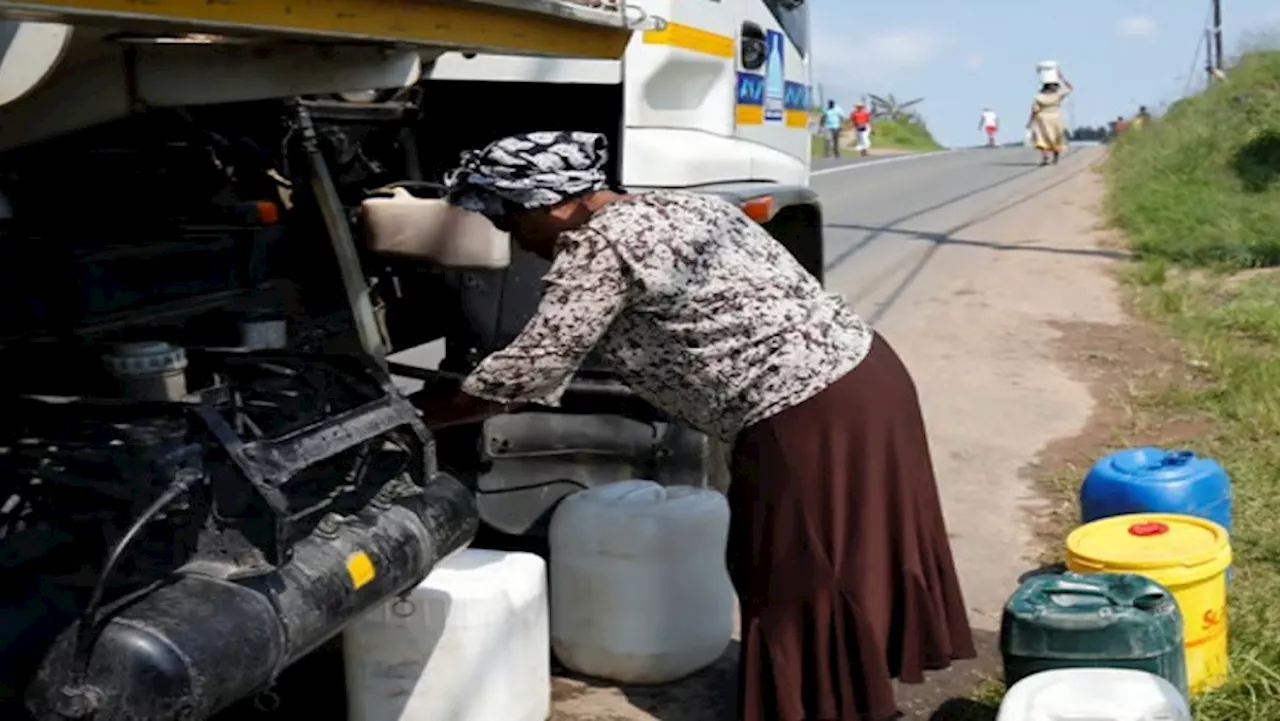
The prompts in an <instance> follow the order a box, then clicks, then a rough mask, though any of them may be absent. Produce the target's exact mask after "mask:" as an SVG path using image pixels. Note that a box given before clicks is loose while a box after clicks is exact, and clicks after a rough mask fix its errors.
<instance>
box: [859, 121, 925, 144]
mask: <svg viewBox="0 0 1280 721" xmlns="http://www.w3.org/2000/svg"><path fill="white" fill-rule="evenodd" d="M871 144H872V145H874V146H875V147H877V148H893V149H895V150H919V151H924V150H942V145H940V144H939V143H938V141H936V140H934V139H933V135H932V134H931V133H930V132H929V128H928V127H927V126H925V124H924V123H913V122H906V121H899V120H881V121H878V122H876V123H875V125H873V126H872V128H871Z"/></svg>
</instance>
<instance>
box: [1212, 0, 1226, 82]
mask: <svg viewBox="0 0 1280 721" xmlns="http://www.w3.org/2000/svg"><path fill="white" fill-rule="evenodd" d="M1213 48H1214V53H1213V54H1214V56H1215V57H1216V62H1215V65H1214V67H1215V68H1217V69H1218V70H1226V68H1225V67H1223V61H1222V0H1213Z"/></svg>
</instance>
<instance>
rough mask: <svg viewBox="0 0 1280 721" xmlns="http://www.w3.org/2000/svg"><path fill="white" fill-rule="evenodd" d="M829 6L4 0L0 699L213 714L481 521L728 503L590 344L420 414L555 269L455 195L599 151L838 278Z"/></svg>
mask: <svg viewBox="0 0 1280 721" xmlns="http://www.w3.org/2000/svg"><path fill="white" fill-rule="evenodd" d="M704 5H705V7H704ZM806 22H807V8H806V6H805V5H804V4H803V3H802V2H800V1H799V0H723V1H722V2H714V3H702V4H690V3H676V2H674V0H645V1H644V2H643V3H640V4H623V3H620V2H616V1H614V0H525V1H522V2H517V1H516V0H465V1H457V2H442V1H436V0H408V1H407V2H401V3H394V4H388V3H385V2H380V1H379V0H329V1H327V2H324V3H279V4H264V3H256V2H250V1H248V0H226V1H224V2H218V3H206V2H199V1H197V0H150V1H149V2H147V3H138V2H136V1H135V0H66V1H64V2H9V1H8V0H0V253H3V254H5V256H6V257H5V258H4V260H5V262H4V263H3V264H0V273H3V275H4V277H3V279H2V281H0V289H2V290H0V292H3V293H4V296H5V297H4V303H3V306H2V307H3V308H4V313H3V319H2V320H0V360H2V362H3V364H4V367H5V368H6V370H7V373H6V374H5V375H4V376H3V378H2V379H0V383H2V384H3V389H0V392H3V394H4V398H5V401H4V402H5V404H6V410H7V411H8V412H7V413H6V414H5V415H4V418H3V420H0V463H3V471H2V474H3V475H2V476H0V477H2V478H3V479H4V483H5V484H6V489H5V493H4V494H0V504H2V505H0V543H2V544H3V548H4V559H5V560H4V565H3V574H4V575H3V580H4V583H5V588H6V590H7V598H6V600H5V601H4V607H3V608H2V609H0V619H3V620H2V621H0V647H3V649H4V650H3V653H0V716H3V717H4V718H17V719H22V718H28V717H30V718H40V719H42V721H44V720H45V719H91V720H93V721H115V720H117V719H121V720H122V719H134V718H148V719H185V720H188V721H191V720H194V719H203V718H209V717H211V716H213V715H215V714H217V713H218V712H220V711H222V710H225V709H227V708H228V707H230V706H232V705H233V704H235V703H236V702H237V701H239V700H241V699H244V698H246V697H250V696H253V695H254V694H257V693H260V692H263V691H265V690H267V689H269V688H270V686H271V684H272V683H273V682H274V681H275V679H277V678H278V677H279V675H280V674H281V673H282V672H283V671H284V670H285V669H286V668H288V667H290V666H291V665H292V664H294V663H295V662H296V661H298V660H299V659H301V658H303V657H305V656H307V655H308V654H311V653H312V652H313V651H314V650H315V649H317V648H319V647H320V646H322V645H323V644H325V643H326V642H327V641H328V640H329V639H332V638H334V637H335V636H336V635H337V634H339V633H340V632H341V631H342V629H343V628H344V627H345V626H346V625H347V624H348V623H349V622H350V621H351V620H352V619H354V618H355V617H356V616H358V615H359V614H360V613H363V612H365V611H367V610H368V609H370V608H373V607H374V606H375V605H377V604H380V603H384V602H386V601H388V600H389V599H393V598H394V597H395V596H396V595H398V594H401V593H403V592H405V591H406V590H408V589H409V588H412V587H413V586H414V585H416V584H417V583H418V582H420V581H421V579H422V578H424V577H425V576H426V575H427V574H428V573H429V572H430V570H431V568H432V567H433V566H434V565H435V563H436V562H437V561H438V560H439V559H440V558H442V557H444V556H445V555H447V554H449V553H451V552H453V551H454V550H456V549H458V548H460V547H462V546H465V545H466V544H468V543H471V542H472V541H473V540H474V539H475V538H476V537H477V534H480V535H485V534H488V535H489V536H490V539H489V540H493V541H494V542H495V543H496V542H507V541H510V540H511V539H520V538H525V539H527V538H535V539H536V538H537V537H538V536H539V535H540V534H541V533H542V532H543V531H544V529H545V526H546V523H547V521H548V519H549V517H550V514H551V513H552V512H553V511H554V509H555V507H556V504H557V503H558V501H559V500H560V499H561V498H563V497H564V496H565V495H567V494H568V493H572V492H574V491H575V490H577V489H579V488H582V487H589V486H592V485H596V484H600V483H607V482H610V481H614V480H620V479H623V478H632V477H647V478H654V479H656V480H659V481H662V482H665V483H687V484H695V485H703V484H712V485H716V486H722V485H723V484H724V483H725V482H726V481H725V480H724V469H723V451H724V449H722V448H719V447H718V446H717V445H716V444H714V443H712V442H710V441H709V440H708V439H707V438H705V437H704V436H703V435H702V434H700V433H697V432H696V431H694V430H692V429H689V428H687V427H684V426H683V425H681V424H680V423H679V422H678V421H676V420H675V419H671V418H668V417H666V416H664V414H662V412H661V411H660V410H658V409H655V408H652V407H649V406H647V405H646V404H644V403H643V402H641V401H639V400H638V399H637V398H635V397H634V396H633V395H632V394H631V393H630V392H629V390H628V389H627V388H626V387H625V386H622V385H621V384H619V383H617V382H616V380H615V379H614V378H613V377H612V376H611V374H610V373H609V369H608V368H606V367H602V366H600V365H598V364H596V363H594V362H590V361H589V362H588V363H587V364H586V365H585V366H584V367H583V368H582V369H581V371H580V373H579V374H578V377H577V378H575V380H574V382H573V384H572V387H571V388H570V390H569V392H568V393H567V394H566V397H565V402H564V407H563V408H560V409H543V408H532V409H524V410H521V411H519V412H514V413H511V414H508V415H504V416H499V417H497V418H494V419H491V420H490V421H488V422H486V423H484V424H480V425H477V426H471V427H460V428H456V429H449V430H448V431H445V432H440V433H432V432H431V431H429V430H428V429H427V428H426V426H425V425H424V424H423V422H422V419H421V418H420V417H419V415H418V414H417V412H416V411H415V410H414V408H413V407H412V405H411V404H409V403H408V401H407V400H406V398H405V390H406V386H407V385H408V384H415V383H427V384H433V385H435V386H440V387H449V386H450V384H452V385H453V386H456V384H457V382H458V380H459V379H460V378H461V377H463V376H464V375H465V374H466V373H467V372H468V371H469V370H470V368H471V367H472V366H474V364H475V363H476V362H478V360H479V359H480V358H482V357H483V356H484V355H485V354H486V353H488V352H490V351H492V350H495V349H497V348H500V347H502V346H503V345H504V344H505V343H507V342H509V341H510V339H511V338H513V337H514V336H515V335H516V334H517V333H519V331H520V329H521V328H522V327H523V325H524V323H525V322H526V321H527V320H528V317H529V313H530V311H531V309H532V308H533V307H534V305H535V303H536V298H537V296H538V293H539V283H540V278H541V276H542V274H543V272H544V271H545V268H546V265H545V263H544V262H543V261H541V260H539V259H537V258H534V257H532V256H529V255H527V254H524V253H522V252H521V251H520V250H519V249H518V248H516V247H514V246H513V245H512V244H511V242H510V239H509V238H506V237H505V236H504V235H503V234H501V233H499V232H497V230H496V229H494V228H493V227H492V226H491V225H488V223H487V221H485V220H483V218H480V217H478V216H471V215H470V214H465V213H463V212H462V211H457V210H456V209H449V208H447V207H445V206H444V204H443V202H442V201H441V200H440V198H441V194H442V187H441V185H440V179H441V176H442V174H443V172H444V171H445V170H447V169H449V168H450V167H452V166H453V165H454V164H455V163H456V162H457V160H458V155H459V153H460V152H461V151H462V150H465V149H469V148H472V147H477V146H480V145H483V144H485V143H487V142H489V141H491V140H494V139H496V138H499V137H502V136H504V135H507V134H511V133H516V132H525V131H533V130H546V129H578V130H590V131H597V132H601V133H604V134H605V135H606V136H607V137H608V138H609V139H610V143H611V146H612V147H613V149H614V166H613V168H612V169H611V173H612V174H613V176H614V179H615V180H617V181H618V182H619V183H621V184H624V185H627V186H629V187H630V188H632V189H634V190H638V191H643V190H645V189H651V188H685V189H690V190H694V191H698V192H707V193H717V194H720V195H723V196H725V197H728V198H731V199H733V200H734V201H735V202H737V203H738V204H739V205H740V206H741V207H742V208H743V210H744V212H746V213H747V214H748V215H750V216H751V217H752V218H754V219H755V220H757V221H758V222H760V223H761V224H763V225H764V227H766V228H768V229H769V230H770V231H771V232H772V233H773V234H774V235H775V236H776V237H778V238H779V239H780V240H781V241H782V242H783V243H784V244H786V245H787V246H788V247H789V248H790V249H791V250H792V252H793V253H795V254H796V255H797V257H798V258H800V260H801V262H802V263H804V264H805V265H806V267H808V268H810V269H811V271H813V272H814V273H815V274H817V275H819V277H820V273H821V267H822V257H821V247H822V242H821V231H820V228H821V219H820V206H819V204H818V202H817V198H816V197H815V196H814V194H813V193H812V192H811V191H810V190H809V189H808V188H807V175H808V167H809V157H808V149H809V136H808V130H807V107H808V102H809V100H808V90H807V88H808V59H807V32H808V31H807V25H806ZM388 208H390V209H392V210H394V213H393V214H392V215H393V216H394V215H395V214H396V213H399V214H401V215H400V216H396V217H409V218H412V219H413V223H412V224H411V225H412V229H413V231H414V233H415V234H416V236H415V237H418V238H419V239H421V238H422V237H426V236H430V238H431V241H430V243H427V244H426V245H423V244H422V243H419V244H418V245H417V246H415V247H414V248H410V249H409V250H408V251H406V250H405V248H404V247H403V246H398V245H396V243H395V242H392V241H393V240H394V239H391V240H389V236H388V234H387V232H384V231H385V228H386V227H389V226H386V225H385V224H383V223H381V222H380V220H379V218H385V217H388V216H386V214H385V212H384V211H385V210H386V209H388ZM380 209H381V210H380ZM379 213H383V215H381V216H380V215H379ZM406 213H407V215H405V214H406ZM392 225H393V226H394V223H393V224H392ZM428 246H429V247H428ZM424 248H427V250H424ZM477 248H479V249H481V250H482V251H483V252H480V251H478V250H477Z"/></svg>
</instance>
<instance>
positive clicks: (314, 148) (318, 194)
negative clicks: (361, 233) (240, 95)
mask: <svg viewBox="0 0 1280 721" xmlns="http://www.w3.org/2000/svg"><path fill="white" fill-rule="evenodd" d="M294 112H295V117H296V119H297V121H298V130H299V131H300V132H301V135H302V148H303V150H304V151H306V154H307V163H308V165H309V168H308V169H309V170H310V173H309V175H310V176H311V192H312V194H313V195H314V196H315V202H316V205H317V206H319V209H320V214H321V215H323V216H324V225H325V229H326V230H327V231H328V235H329V242H330V243H332V244H333V251H334V255H335V256H337V260H338V270H339V272H340V273H341V275H342V285H343V288H344V289H345V290H346V292H347V304H348V305H349V306H350V309H351V314H352V316H353V318H354V321H355V326H356V332H357V333H359V335H360V343H361V345H362V346H363V348H364V351H365V352H366V353H368V354H369V357H371V358H372V359H373V360H374V362H376V363H377V364H378V365H380V366H382V367H383V368H384V369H385V368H386V365H387V348H386V345H385V344H384V343H383V340H382V332H381V330H380V329H379V326H378V320H377V318H376V317H375V316H374V313H373V301H372V299H371V298H370V297H369V283H368V281H367V280H366V279H365V276H364V271H363V270H362V268H361V265H360V255H359V253H357V252H356V244H355V239H354V238H352V236H351V225H350V223H348V222H347V217H346V212H345V211H344V210H343V207H342V200H341V198H340V197H339V196H338V190H337V188H335V187H334V185H333V177H332V176H331V175H330V174H329V166H328V164H327V163H326V162H325V160H324V153H323V152H321V150H320V138H319V135H318V134H317V133H316V127H315V124H314V123H313V122H312V120H311V112H310V111H309V110H308V109H307V107H306V106H305V105H304V104H302V103H301V102H299V103H297V104H296V105H295V108H294Z"/></svg>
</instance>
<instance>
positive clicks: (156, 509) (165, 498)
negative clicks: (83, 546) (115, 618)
mask: <svg viewBox="0 0 1280 721" xmlns="http://www.w3.org/2000/svg"><path fill="white" fill-rule="evenodd" d="M203 478H204V474H202V473H200V472H199V471H196V470H194V469H190V468H184V469H181V470H179V471H178V472H177V474H176V475H175V476H174V479H173V482H172V483H170V484H169V487H168V488H166V489H165V491H164V493H161V494H160V497H159V498H157V499H156V500H154V501H152V503H151V505H149V506H147V508H146V510H144V511H143V512H142V513H141V514H140V515H139V516H138V517H137V518H136V519H135V520H134V521H133V524H132V525H130V526H129V530H127V531H125V534H124V535H123V536H121V537H120V540H118V541H116V542H115V545H113V546H112V547H111V550H110V552H108V553H107V560H106V562H104V563H103V564H102V570H101V571H100V572H99V573H98V580H97V582H96V583H94V585H93V592H92V593H90V594H89V603H88V604H87V605H86V606H85V607H84V611H83V612H81V614H80V624H79V626H78V627H77V628H76V645H75V650H74V655H73V656H72V664H73V665H72V668H73V669H75V675H76V681H75V682H76V683H80V682H83V681H84V676H85V675H86V674H87V673H88V671H89V661H90V654H91V651H92V650H93V645H94V643H95V642H96V641H97V640H98V608H99V607H100V606H101V605H102V596H103V594H105V593H106V588H107V581H109V580H110V579H111V574H112V573H114V572H115V570H116V566H118V565H119V564H120V559H122V558H124V554H125V552H126V551H128V550H129V547H130V546H131V545H133V542H134V541H136V540H137V539H138V535H139V534H140V533H142V529H143V528H145V527H146V525H147V524H148V523H150V522H151V521H152V520H153V519H154V518H155V517H156V516H158V515H159V514H160V513H161V512H162V511H164V509H166V508H168V507H169V504H171V503H173V502H174V501H176V500H178V498H179V497H181V496H182V495H183V494H184V493H186V492H187V491H188V490H190V489H191V487H192V486H193V485H195V484H196V482H198V481H200V480H202V479H203Z"/></svg>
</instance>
